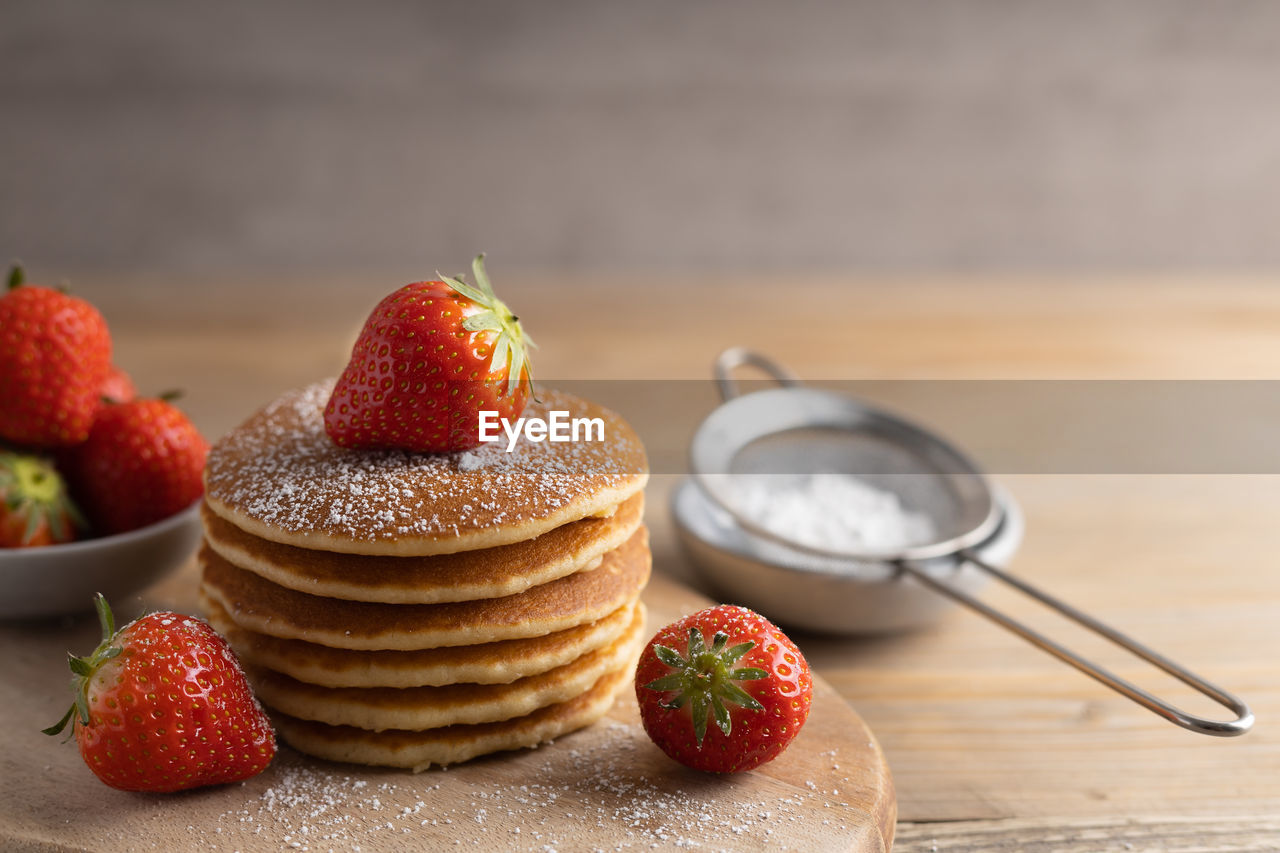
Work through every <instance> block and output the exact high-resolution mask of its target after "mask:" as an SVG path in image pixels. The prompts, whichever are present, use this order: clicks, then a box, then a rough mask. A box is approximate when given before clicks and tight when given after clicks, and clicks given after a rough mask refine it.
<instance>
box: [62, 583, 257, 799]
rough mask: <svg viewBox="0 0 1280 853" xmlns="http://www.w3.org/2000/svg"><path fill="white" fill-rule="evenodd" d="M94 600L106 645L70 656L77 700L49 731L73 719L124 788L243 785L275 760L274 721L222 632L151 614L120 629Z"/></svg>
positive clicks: (83, 747) (94, 765)
mask: <svg viewBox="0 0 1280 853" xmlns="http://www.w3.org/2000/svg"><path fill="white" fill-rule="evenodd" d="M94 603H95V604H96V605H97V607H98V618H99V619H100V621H101V622H102V643H101V644H100V645H99V646H98V648H97V649H95V650H94V652H93V654H91V655H89V657H87V658H81V657H76V656H75V655H68V658H69V659H70V663H71V671H72V672H73V673H75V678H74V679H72V688H73V689H74V691H75V704H74V705H72V706H71V710H69V711H67V713H66V716H64V717H63V718H62V719H61V720H60V721H59V722H57V723H56V724H54V725H53V726H50V727H49V728H47V729H45V730H44V732H45V734H49V735H56V734H58V733H59V732H61V731H62V730H63V729H65V728H66V726H67V724H68V723H70V724H71V726H72V729H73V730H74V732H75V737H76V741H77V742H78V743H79V745H80V755H81V757H82V758H84V761H85V764H88V765H89V769H90V770H92V771H93V772H94V774H95V775H97V777H98V778H99V779H101V780H102V781H103V782H105V783H107V784H108V785H110V786H111V787H113V788H120V789H121V790H125V791H156V792H166V791H180V790H183V789H186V788H197V787H200V786H202V785H218V784H222V783H224V782H237V781H239V780H241V779H248V778H249V777H250V776H256V775H257V774H259V773H261V772H262V771H263V769H265V768H266V766H267V765H268V764H270V763H271V759H272V758H273V757H274V756H275V754H276V741H275V734H274V732H272V730H271V723H270V721H269V720H268V719H267V715H266V714H265V713H263V710H262V708H261V706H259V705H258V703H257V701H256V700H255V699H254V697H253V692H252V691H251V690H250V688H249V682H248V681H246V680H245V677H244V673H243V672H242V671H241V669H240V665H239V663H238V662H237V661H236V657H235V654H234V653H233V652H232V651H231V649H230V648H229V647H228V646H227V643H226V641H225V640H224V639H222V637H220V636H218V634H217V632H216V631H214V630H213V629H212V628H210V627H209V625H208V624H206V623H205V622H203V621H201V620H199V619H196V618H194V617H191V616H183V615H181V614H178V613H151V614H148V615H146V616H144V617H142V618H141V619H138V620H137V621H136V622H131V623H130V624H128V625H126V626H125V627H124V628H121V629H120V632H119V633H116V632H115V625H114V620H113V619H112V616H111V608H110V607H108V606H107V602H106V599H104V598H103V597H102V596H101V595H99V596H98V597H97V599H96V600H95V602H94Z"/></svg>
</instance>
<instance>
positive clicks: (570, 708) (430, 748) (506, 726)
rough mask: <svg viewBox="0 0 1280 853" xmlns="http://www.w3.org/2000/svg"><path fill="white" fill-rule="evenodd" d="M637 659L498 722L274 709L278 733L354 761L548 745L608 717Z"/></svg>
mask: <svg viewBox="0 0 1280 853" xmlns="http://www.w3.org/2000/svg"><path fill="white" fill-rule="evenodd" d="M633 665H634V662H632V663H628V665H627V666H625V667H622V668H620V669H618V670H616V671H615V672H611V673H609V674H607V675H605V676H604V677H603V678H601V679H600V680H599V681H597V682H596V683H595V685H593V686H592V687H591V688H590V689H589V690H587V691H586V692H585V693H581V694H579V695H578V696H576V697H575V698H573V699H570V700H569V701H567V702H560V703H558V704H555V705H548V706H547V707H545V708H540V709H538V710H537V711H534V712H533V713H532V714H527V715H525V716H523V717H515V718H513V719H510V720H502V721H499V722H495V723H478V724H473V725H458V726H445V727H444V728H439V729H427V730H426V731H421V732H413V731H403V730H399V729H390V730H388V731H383V732H373V731H369V730H367V729H361V728H356V727H354V726H331V725H328V724H326V723H317V722H313V721H308V720H299V719H297V718H296V717H290V716H288V715H287V714H281V713H278V712H276V713H273V714H272V721H273V722H274V723H275V726H276V733H277V734H278V735H280V737H281V739H283V740H284V741H285V742H286V743H288V744H289V745H290V746H292V747H293V748H294V749H296V750H298V751H299V752H305V753H307V754H309V755H314V756H316V757H317V758H326V759H329V760H330V761H348V762H352V763H355V764H376V765H381V766H387V767H411V768H413V770H414V771H415V772H416V771H421V770H426V769H427V768H428V767H430V766H431V765H433V764H437V765H447V764H457V763H458V762H460V761H466V760H468V759H470V758H475V757H476V756H478V755H485V754H487V753H490V752H500V751H502V750H508V749H521V748H524V747H532V746H538V745H539V744H542V743H547V742H549V741H551V740H552V739H553V738H557V737H559V736H561V735H563V734H567V733H568V732H571V731H574V730H576V729H580V728H582V727H584V726H588V725H590V724H591V723H594V722H595V721H596V720H598V719H600V718H601V717H603V716H604V715H605V714H606V713H607V712H608V711H609V708H611V707H612V706H613V702H614V699H615V698H616V697H617V695H618V693H619V692H620V691H621V690H622V689H623V688H624V687H626V686H627V685H629V684H630V683H631V677H632V671H633V669H632V667H633Z"/></svg>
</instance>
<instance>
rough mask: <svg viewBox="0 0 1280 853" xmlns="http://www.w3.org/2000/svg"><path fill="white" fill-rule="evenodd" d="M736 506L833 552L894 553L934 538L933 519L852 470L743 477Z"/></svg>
mask: <svg viewBox="0 0 1280 853" xmlns="http://www.w3.org/2000/svg"><path fill="white" fill-rule="evenodd" d="M733 487H734V497H735V508H736V509H737V510H738V511H739V512H741V513H742V514H743V515H744V516H746V517H747V518H750V519H751V520H752V521H754V522H756V523H757V524H759V525H760V526H761V527H763V528H765V529H766V530H769V531H771V532H773V533H776V534H778V535H779V536H784V537H788V538H792V539H795V540H796V541H799V542H802V543H804V544H806V545H810V546H812V547H815V548H823V549H826V550H830V551H852V552H855V553H858V552H861V553H865V552H868V551H874V552H884V551H896V550H900V549H902V548H905V547H908V546H911V545H919V544H922V543H925V542H929V541H931V540H932V539H933V538H934V537H935V536H936V535H937V530H936V528H935V527H934V524H933V520H932V519H930V518H929V517H928V516H927V515H925V514H923V513H920V512H916V511H913V510H910V509H907V508H906V507H904V506H903V505H902V501H901V499H900V498H899V497H898V495H896V494H894V493H893V492H890V491H885V490H882V489H878V488H876V487H875V486H872V485H870V484H869V483H867V482H865V481H863V480H862V479H860V478H858V477H854V476H851V475H849V474H809V475H805V476H784V475H766V474H760V475H743V476H739V477H735V478H734V482H733Z"/></svg>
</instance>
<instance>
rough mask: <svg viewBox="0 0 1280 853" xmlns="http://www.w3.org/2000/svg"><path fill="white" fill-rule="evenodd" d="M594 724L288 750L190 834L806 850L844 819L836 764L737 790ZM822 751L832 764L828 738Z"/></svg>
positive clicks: (279, 841) (371, 846)
mask: <svg viewBox="0 0 1280 853" xmlns="http://www.w3.org/2000/svg"><path fill="white" fill-rule="evenodd" d="M592 735H594V736H588V737H585V738H565V739H563V740H562V742H561V743H560V744H558V745H557V747H556V750H557V752H556V754H555V755H554V756H551V755H548V753H546V752H542V751H534V752H522V753H511V754H507V755H506V756H496V757H494V758H493V759H490V760H488V761H480V762H472V763H468V764H463V765H459V766H458V767H455V768H453V769H452V770H449V769H443V770H441V769H437V770H433V771H429V772H427V773H423V774H419V775H411V774H407V773H400V772H394V771H385V770H378V769H374V768H359V767H346V766H343V765H338V764H329V763H325V762H313V761H310V760H308V759H305V758H303V757H301V756H298V755H297V754H296V753H293V752H292V751H289V750H286V751H285V752H283V753H282V754H281V756H280V757H279V758H278V759H277V762H276V764H275V765H274V766H273V767H272V768H271V769H269V770H268V771H267V773H266V774H264V777H260V779H259V780H257V784H256V785H254V787H256V788H258V791H257V793H256V795H255V796H252V797H250V798H248V799H247V801H245V802H244V803H243V804H242V805H240V806H238V807H236V808H232V809H229V810H227V811H225V812H223V813H222V814H221V815H219V816H218V817H217V819H216V821H215V823H214V824H213V826H211V827H210V826H200V827H197V826H194V825H193V826H190V827H188V834H189V835H190V836H192V837H193V840H196V839H198V841H199V842H200V843H199V846H200V847H202V848H205V849H217V850H239V849H242V846H248V845H249V844H251V845H252V846H253V847H254V848H255V849H279V850H282V851H288V850H303V851H356V853H372V851H384V850H403V849H410V850H416V849H423V850H439V849H452V848H460V849H462V848H469V849H480V850H528V851H579V850H601V851H606V850H649V849H676V850H682V849H699V850H725V849H743V848H747V849H755V848H757V847H759V846H766V847H768V848H769V849H779V850H788V849H791V850H795V849H805V850H813V849H822V843H823V841H828V842H829V841H830V840H831V839H832V838H833V837H835V836H836V834H837V833H838V832H843V831H845V830H847V829H848V826H847V825H846V817H847V815H848V812H847V811H845V812H842V811H840V809H841V808H846V809H847V808H848V803H846V802H842V801H841V797H840V785H841V784H842V783H843V782H844V781H847V779H845V780H836V779H834V778H832V777H833V776H834V774H831V775H828V776H827V777H826V779H825V781H824V784H823V785H822V786H820V785H818V784H816V783H815V782H813V781H811V780H809V781H806V782H805V783H804V785H803V787H798V786H792V787H782V786H778V787H777V788H776V789H775V790H777V791H778V795H777V796H768V795H764V794H761V793H759V791H758V790H757V791H756V792H753V793H751V794H747V795H743V794H741V793H737V789H739V788H740V785H739V780H738V779H736V778H734V777H724V776H706V775H703V774H698V773H692V772H684V771H682V770H681V769H680V768H678V767H676V766H675V765H674V764H670V765H668V764H666V763H665V761H666V760H665V759H663V762H664V763H662V764H659V765H656V766H657V768H658V770H657V771H656V772H655V770H654V765H652V764H646V761H645V760H644V758H642V757H641V756H640V755H639V752H640V750H641V749H642V748H643V749H645V750H646V751H650V747H649V745H648V741H647V737H646V736H645V734H644V731H643V729H641V727H640V726H639V725H636V724H626V723H620V722H616V721H606V722H602V723H600V724H598V729H596V730H594V731H593V732H592ZM822 757H823V758H824V759H829V760H830V761H831V763H832V767H833V770H834V768H835V767H836V751H835V750H829V751H827V752H824V753H822ZM512 761H518V762H519V766H520V767H521V770H522V772H521V773H520V774H518V778H519V779H521V780H525V781H520V782H509V781H502V778H501V777H503V776H504V774H503V773H500V772H497V771H496V770H495V767H494V766H493V764H494V762H512ZM650 774H651V775H650ZM505 775H507V776H510V775H511V774H505ZM664 776H665V778H663V777H664ZM673 777H674V778H675V779H676V780H677V783H676V784H674V785H673V784H672V778H673ZM250 784H253V783H250ZM827 785H830V786H831V787H829V788H828V787H825V786H827ZM248 837H252V841H251V842H250V841H248V840H247V838H248ZM815 845H817V846H815Z"/></svg>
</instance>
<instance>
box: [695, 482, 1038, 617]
mask: <svg viewBox="0 0 1280 853" xmlns="http://www.w3.org/2000/svg"><path fill="white" fill-rule="evenodd" d="M993 493H994V497H995V500H996V502H997V503H998V505H999V508H1000V511H1001V515H1002V520H1001V523H1000V525H999V527H997V528H996V529H995V530H994V531H993V532H992V533H991V534H990V536H989V537H988V538H987V539H986V540H985V541H983V542H981V543H979V544H978V545H976V546H974V548H973V550H974V551H975V552H976V553H977V554H978V556H980V557H982V558H983V559H985V560H986V561H987V562H988V563H990V564H991V565H993V566H996V567H997V568H1003V567H1005V566H1006V565H1007V564H1008V563H1009V561H1010V559H1011V558H1012V557H1013V554H1014V552H1015V551H1017V549H1018V546H1019V545H1020V544H1021V542H1022V536H1023V532H1024V528H1025V524H1024V520H1023V517H1022V512H1021V510H1020V508H1019V507H1018V504H1017V501H1015V500H1014V499H1013V497H1012V495H1010V494H1009V493H1008V492H1006V491H1005V490H1003V489H1000V488H999V487H995V488H994V489H993ZM671 510H672V515H673V517H674V520H675V525H676V529H677V531H678V533H679V538H680V542H681V545H682V546H683V547H684V549H685V551H686V553H687V554H688V555H689V556H690V558H691V559H692V560H693V562H694V564H695V565H696V566H697V567H698V569H699V570H700V571H701V573H702V575H703V577H704V578H705V579H706V580H707V581H708V582H709V583H710V584H711V586H712V587H714V588H715V590H716V592H718V593H719V594H720V595H721V597H722V599H723V600H724V601H727V602H730V603H734V604H741V605H744V606H746V607H750V608H751V609H753V610H757V611H759V612H760V613H763V614H764V615H765V616H767V617H769V618H770V619H772V620H774V621H775V622H778V623H780V624H782V625H785V626H787V627H792V628H800V629H803V630H809V631H817V632H820V633H828V634H882V633H889V632H896V631H905V630H910V629H913V628H919V627H922V626H924V625H927V624H929V623H931V622H933V621H935V620H936V619H938V618H939V617H941V616H942V615H944V614H945V613H946V612H947V611H948V610H950V609H951V608H953V607H954V606H955V604H954V603H953V602H952V600H951V599H950V598H947V597H946V596H944V595H941V594H939V593H936V592H934V591H932V590H930V589H929V588H927V587H926V586H924V585H923V584H921V583H918V582H917V581H915V580H914V579H912V578H911V577H910V576H907V575H904V574H902V573H901V572H900V571H897V570H895V569H894V567H893V566H892V565H891V564H889V563H868V562H864V563H856V564H851V563H847V562H839V561H835V560H830V559H826V558H823V557H817V556H812V555H809V554H805V553H803V552H800V551H797V550H794V549H791V548H788V547H786V546H785V545H782V544H780V543H777V542H773V541H771V540H768V539H765V538H763V537H760V536H756V535H754V534H752V533H751V532H749V531H747V530H744V529H743V528H742V527H741V526H740V525H738V524H737V523H736V522H735V521H734V519H733V516H731V515H729V513H727V512H725V511H724V510H723V509H721V508H720V507H719V506H718V505H716V504H715V502H714V501H712V499H711V498H710V497H708V496H707V494H706V493H705V492H703V490H702V489H701V488H700V487H699V486H698V484H697V483H696V482H694V481H693V480H692V479H686V480H684V481H683V482H681V483H680V485H679V486H677V488H676V490H675V493H674V495H673V496H672V501H671ZM918 565H920V566H922V567H923V568H924V569H925V570H926V571H927V572H929V574H930V575H931V576H934V577H938V578H941V579H943V580H945V581H946V582H947V583H950V584H952V585H954V586H955V587H957V588H959V589H961V590H963V591H964V592H968V593H970V594H974V593H977V592H978V591H979V590H980V589H981V588H982V587H983V586H985V585H986V583H987V581H988V578H987V575H986V574H985V573H984V572H981V571H979V570H977V569H975V568H973V567H972V566H967V565H957V561H956V560H954V559H953V558H950V557H937V558H933V559H929V560H922V561H919V562H918Z"/></svg>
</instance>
